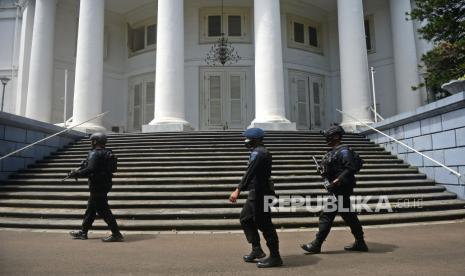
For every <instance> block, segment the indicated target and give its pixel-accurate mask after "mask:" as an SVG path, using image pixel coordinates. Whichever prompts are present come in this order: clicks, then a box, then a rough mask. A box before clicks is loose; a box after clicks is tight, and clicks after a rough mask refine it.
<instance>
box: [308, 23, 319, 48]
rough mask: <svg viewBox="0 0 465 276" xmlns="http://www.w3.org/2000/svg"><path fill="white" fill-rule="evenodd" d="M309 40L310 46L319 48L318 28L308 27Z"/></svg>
mask: <svg viewBox="0 0 465 276" xmlns="http://www.w3.org/2000/svg"><path fill="white" fill-rule="evenodd" d="M308 38H309V43H310V46H313V47H318V35H317V30H316V28H314V27H308Z"/></svg>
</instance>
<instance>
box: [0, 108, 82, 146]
mask: <svg viewBox="0 0 465 276" xmlns="http://www.w3.org/2000/svg"><path fill="white" fill-rule="evenodd" d="M0 125H2V126H11V127H14V128H24V129H27V130H34V131H40V132H44V133H48V134H55V133H57V132H60V131H62V130H64V128H62V127H59V126H56V125H53V124H49V123H44V122H41V121H37V120H33V119H29V118H26V117H22V116H18V115H14V114H11V113H6V112H0ZM85 135H86V134H85V133H82V132H79V131H75V130H70V131H68V132H66V133H64V134H63V135H62V136H69V137H70V138H72V139H79V138H82V137H84V136H85Z"/></svg>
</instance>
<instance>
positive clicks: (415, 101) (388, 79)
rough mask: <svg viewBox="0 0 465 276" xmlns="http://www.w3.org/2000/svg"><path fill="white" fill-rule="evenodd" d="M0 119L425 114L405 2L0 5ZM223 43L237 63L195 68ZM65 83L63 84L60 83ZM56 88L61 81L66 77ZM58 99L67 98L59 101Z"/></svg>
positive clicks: (267, 121)
mask: <svg viewBox="0 0 465 276" xmlns="http://www.w3.org/2000/svg"><path fill="white" fill-rule="evenodd" d="M0 3H1V4H0V37H1V38H2V39H1V40H0V76H6V77H9V78H11V79H12V80H11V81H10V82H9V83H8V84H7V86H6V93H5V99H4V100H5V106H4V110H5V111H7V112H10V113H15V114H18V115H22V116H26V117H29V118H33V119H37V120H40V121H44V122H49V123H62V122H63V121H64V120H65V118H72V120H73V122H74V123H78V122H82V121H84V120H87V119H89V118H91V117H93V116H96V115H98V114H100V113H102V112H108V114H107V115H106V116H105V117H103V118H102V119H101V120H97V121H92V122H91V123H87V124H86V125H85V129H87V130H99V129H102V128H105V129H106V130H108V131H115V132H137V131H183V130H191V129H195V130H239V129H244V128H246V127H248V126H259V127H262V128H265V129H269V130H296V129H297V130H308V129H320V128H324V127H326V126H328V125H329V124H330V123H331V122H342V124H343V125H344V126H347V127H349V128H353V127H354V126H356V125H357V124H358V123H357V122H355V121H354V120H353V119H351V118H349V117H345V116H341V115H340V114H339V113H338V112H336V109H342V110H343V111H345V112H347V113H349V114H351V115H353V116H355V117H357V118H359V119H360V120H361V121H363V122H371V121H373V118H374V115H373V112H372V109H373V104H374V103H373V95H372V90H371V87H372V85H371V82H370V80H371V78H370V67H373V68H374V69H375V71H376V73H375V76H374V80H375V81H374V84H375V87H376V107H377V111H378V113H379V114H380V115H381V116H383V117H389V116H392V115H395V114H397V113H400V112H404V111H411V110H414V109H415V108H417V107H419V106H420V105H422V104H423V103H424V102H425V99H426V97H425V96H424V95H423V94H422V91H421V90H418V91H412V89H411V87H412V86H415V85H417V84H418V83H419V82H420V78H421V76H420V72H419V71H418V61H419V57H420V56H421V54H422V53H424V52H425V51H427V50H428V47H429V46H428V45H427V44H426V43H425V42H424V41H422V40H420V39H418V35H417V33H416V29H415V26H416V25H418V24H416V23H415V22H412V21H408V20H405V17H406V16H405V12H408V11H409V10H410V9H411V2H410V0H365V1H362V0H281V1H279V0H224V9H223V13H222V12H221V0H158V1H154V0H131V1H127V0H106V1H105V0H80V1H78V0H35V1H34V0H22V1H19V2H17V1H13V0H2V1H0ZM221 33H224V34H225V36H226V37H227V38H228V40H229V41H230V42H231V43H232V45H233V46H234V48H235V49H236V50H237V53H238V54H239V56H240V57H241V59H240V60H239V61H238V62H237V63H235V64H232V65H226V66H221V65H220V66H208V65H207V63H206V62H205V60H204V57H205V55H206V54H207V52H208V51H209V50H210V48H211V46H212V44H213V43H214V42H216V41H217V40H218V38H219V36H220V35H221ZM65 72H67V74H65ZM65 75H66V76H67V77H66V76H65ZM65 91H67V93H66V95H65Z"/></svg>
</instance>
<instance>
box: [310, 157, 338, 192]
mask: <svg viewBox="0 0 465 276" xmlns="http://www.w3.org/2000/svg"><path fill="white" fill-rule="evenodd" d="M312 159H313V162H315V165H316V171H317V172H318V173H319V174H320V175H321V177H322V178H323V187H324V188H325V190H326V191H327V192H328V193H329V195H330V196H331V198H332V199H333V200H334V201H337V197H336V196H335V195H334V191H333V189H332V188H333V186H332V185H331V183H330V182H329V180H328V178H326V177H325V176H324V169H323V168H322V167H321V166H320V164H319V163H318V161H317V160H316V158H315V156H314V155H312Z"/></svg>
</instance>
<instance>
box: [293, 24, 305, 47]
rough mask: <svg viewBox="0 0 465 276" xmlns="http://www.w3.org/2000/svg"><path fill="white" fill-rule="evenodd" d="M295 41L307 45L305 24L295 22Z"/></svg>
mask: <svg viewBox="0 0 465 276" xmlns="http://www.w3.org/2000/svg"><path fill="white" fill-rule="evenodd" d="M294 41H295V42H299V43H305V40H304V24H300V23H297V22H294Z"/></svg>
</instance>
